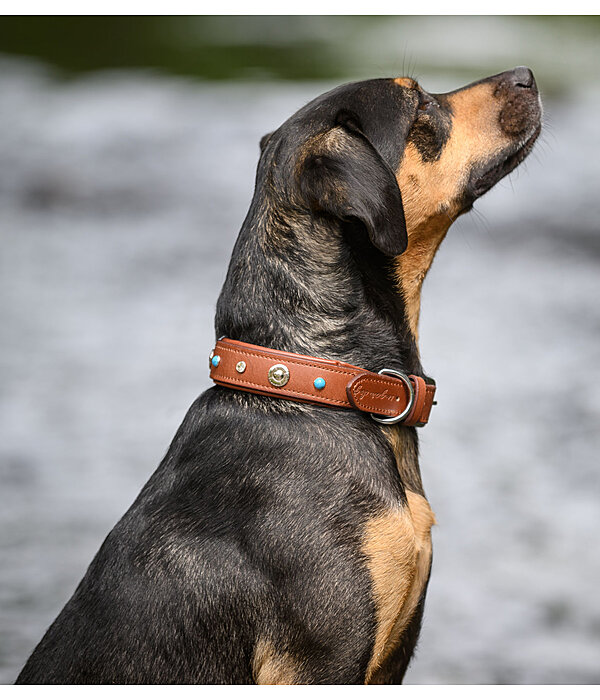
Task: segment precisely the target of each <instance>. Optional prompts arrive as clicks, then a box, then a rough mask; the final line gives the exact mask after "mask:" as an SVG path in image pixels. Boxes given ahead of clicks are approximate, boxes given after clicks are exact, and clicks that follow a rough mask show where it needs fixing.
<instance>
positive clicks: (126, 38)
mask: <svg viewBox="0 0 600 700" xmlns="http://www.w3.org/2000/svg"><path fill="white" fill-rule="evenodd" d="M599 39H600V21H599V20H598V18H594V17H579V18H570V17H493V16H486V17H446V16H444V17H435V16H431V17H416V16H415V17H398V16H394V17H386V16H377V17H343V16H340V17H335V16H328V17H277V16H268V17H258V16H255V17H213V16H211V17H172V18H170V17H4V18H2V20H1V21H0V237H1V248H0V336H1V343H0V562H1V564H0V681H1V682H4V683H10V682H12V681H13V680H14V678H15V677H16V675H17V673H18V671H19V669H20V668H21V666H22V665H23V663H24V662H25V660H26V658H27V656H28V654H29V653H30V651H31V650H32V648H33V647H34V645H35V644H36V643H37V642H38V641H39V639H40V638H41V636H42V634H43V632H44V631H45V629H46V628H47V626H48V625H49V624H50V623H51V622H52V620H53V619H54V617H55V616H56V615H57V613H58V612H59V610H60V609H61V608H62V606H63V605H64V603H65V602H66V600H67V599H68V597H69V596H70V595H71V593H72V592H73V590H74V589H75V586H76V585H77V583H78V582H79V580H80V578H81V576H82V575H83V573H84V571H85V569H86V567H87V565H88V564H89V562H90V561H91V559H92V557H93V555H94V554H95V552H96V551H97V549H98V547H99V545H100V543H101V542H102V540H103V538H104V537H105V535H106V534H107V532H108V531H109V530H110V528H111V527H112V525H113V524H114V523H115V522H116V520H117V519H118V518H119V517H120V516H121V515H122V514H123V512H124V511H125V510H126V509H127V508H128V506H129V505H130V503H131V502H132V501H133V499H134V498H135V496H136V495H137V493H138V492H139V490H140V489H141V487H142V485H143V484H144V483H145V481H146V480H147V478H148V477H149V476H150V474H151V473H152V472H153V471H154V469H155V468H156V466H157V464H158V462H159V461H160V459H161V457H162V456H163V454H164V452H165V450H166V448H167V446H168V444H169V442H170V440H171V438H172V437H173V435H174V433H175V430H176V429H177V427H178V426H179V424H180V422H181V420H182V419H183V416H184V414H185V412H186V410H187V408H188V406H189V405H190V404H191V403H192V401H193V400H194V398H195V397H196V396H197V395H198V394H199V393H200V392H201V391H203V390H204V389H205V388H207V387H208V386H209V381H208V376H207V369H206V357H207V353H208V352H209V350H210V348H211V345H212V342H213V339H214V336H213V313H214V307H215V302H216V298H217V295H218V293H219V290H220V286H221V284H222V281H223V279H224V275H225V272H226V268H227V264H228V260H229V256H230V253H231V249H232V246H233V243H234V240H235V238H236V235H237V232H238V230H239V228H240V225H241V222H242V220H243V218H244V215H245V213H246V210H247V208H248V205H249V202H250V199H251V196H252V191H253V180H254V169H255V167H256V162H257V158H258V141H259V139H260V137H261V136H262V135H263V134H265V133H266V132H268V131H270V130H272V129H273V128H275V127H277V126H278V125H279V124H280V123H281V122H282V121H283V120H284V119H286V118H287V117H288V116H289V115H290V114H291V113H293V112H294V111H295V110H296V109H298V108H299V107H300V106H302V105H303V104H304V103H305V102H307V101H308V100H309V99H311V98H312V97H314V96H316V95H318V94H319V93H321V92H324V91H325V90H327V89H329V88H330V87H333V86H335V85H336V84H339V83H341V82H346V81H349V80H354V79H361V78H367V77H380V76H398V75H406V74H409V75H411V76H413V77H415V78H417V79H419V80H420V81H421V82H422V84H423V85H424V87H425V88H426V89H428V90H429V91H432V92H443V91H447V90H450V89H454V88H457V87H459V86H461V85H463V84H465V83H468V82H470V81H471V80H475V79H479V78H482V77H484V76H487V75H490V74H493V73H497V72H500V71H503V70H507V69H510V68H513V67H514V66H516V65H522V64H525V65H528V66H530V67H531V68H532V69H533V71H534V73H535V75H536V78H537V81H538V85H539V87H540V90H541V92H542V96H543V98H544V104H545V125H546V126H545V130H544V133H543V135H542V137H541V140H540V143H539V145H538V146H536V149H535V151H534V153H533V154H532V155H531V156H530V157H529V159H528V160H527V162H526V163H525V164H524V165H523V166H521V168H520V169H519V170H518V172H516V173H514V174H513V175H512V176H510V178H506V179H505V180H504V181H502V182H501V183H500V184H499V185H498V186H496V187H495V188H494V189H493V190H492V192H490V193H489V194H488V195H486V196H485V197H484V198H483V199H482V200H480V202H479V203H478V204H477V206H476V209H475V212H474V213H472V214H469V215H467V216H466V217H464V218H463V219H462V220H460V221H459V222H457V223H456V224H455V225H454V226H453V228H452V229H451V230H450V232H449V234H448V237H447V239H446V241H445V243H444V245H443V246H442V248H441V250H440V252H439V253H438V256H437V258H436V261H435V263H434V265H433V268H432V270H431V272H430V274H429V277H428V279H427V282H426V283H425V288H424V294H423V309H422V326H421V350H422V355H423V360H424V366H425V368H426V370H427V372H428V373H429V374H431V375H432V376H434V377H436V379H437V381H438V386H439V392H438V393H439V396H438V399H439V405H438V407H437V409H436V411H435V412H434V414H433V416H432V420H431V422H430V425H429V426H428V427H427V429H426V430H424V431H422V432H421V444H422V472H423V480H424V483H425V488H426V491H427V495H428V497H429V500H430V502H431V504H432V507H433V508H434V510H435V511H436V514H437V519H438V523H439V525H438V527H436V528H435V529H434V566H433V575H432V578H431V583H430V587H429V595H428V601H427V608H426V614H425V622H424V626H423V631H422V635H421V642H420V646H419V649H418V653H417V656H416V658H415V660H414V661H413V664H412V666H411V669H410V671H409V673H408V675H407V679H406V680H407V682H409V683H598V682H600V596H598V585H599V581H600V548H599V547H598V543H597V539H598V534H597V533H598V531H599V527H600V465H599V459H598V455H599V454H600V439H599V430H598V428H599V426H600V391H599V390H600V381H599V380H600V346H599V339H600V304H599V301H600V274H599V273H600V231H599V224H598V222H599V221H600V196H599V192H600V166H599V155H600V152H599V145H600V135H599V127H598V123H599V122H598V114H599V113H600V70H599V66H600V61H599V59H600V55H599V54H600V44H599ZM474 387H475V388H474ZM467 407H470V410H467ZM465 415H468V416H469V420H465V419H464V416H465Z"/></svg>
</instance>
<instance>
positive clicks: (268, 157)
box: [261, 68, 541, 256]
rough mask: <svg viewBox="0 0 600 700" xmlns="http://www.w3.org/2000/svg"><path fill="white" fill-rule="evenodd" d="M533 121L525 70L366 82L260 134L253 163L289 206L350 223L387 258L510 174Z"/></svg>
mask: <svg viewBox="0 0 600 700" xmlns="http://www.w3.org/2000/svg"><path fill="white" fill-rule="evenodd" d="M540 117H541V107H540V101H539V96H538V91H537V87H536V84H535V80H534V78H533V74H532V73H531V71H530V70H529V69H528V68H515V69H514V70H512V71H507V72H505V73H500V74H499V75H495V76H492V77H490V78H486V79H484V80H480V81H479V82H476V83H472V84H471V85H467V86H466V87H464V88H461V89H459V90H456V91H454V92H450V93H446V94H440V95H433V94H430V93H428V92H426V91H425V90H424V89H423V88H421V86H420V85H419V84H418V83H417V82H416V81H414V80H412V79H411V78H396V79H380V80H368V81H364V82H360V83H353V84H349V85H343V86H341V87H339V88H336V89H335V90H332V91H331V92H328V93H326V94H324V95H322V96H320V97H318V98H317V99H315V100H313V101H312V102H310V103H309V104H307V105H306V106H305V107H304V108H302V109H301V110H299V111H298V112H297V113H296V114H295V115H294V116H292V117H291V118H290V119H289V120H288V121H286V122H285V124H283V126H282V127H280V128H279V129H278V130H277V131H275V132H273V133H272V134H268V135H267V136H265V137H264V138H263V140H262V142H261V147H262V151H263V152H262V162H261V167H262V169H263V172H264V173H265V175H267V176H269V177H270V178H271V182H272V185H273V186H274V187H275V188H278V191H279V192H285V193H286V194H287V195H288V196H289V197H290V198H291V200H292V201H293V202H294V203H295V204H296V205H297V206H298V207H300V208H301V207H303V206H304V207H306V208H308V209H310V210H311V212H312V213H313V214H316V215H322V216H325V217H334V218H338V219H340V220H342V221H347V220H359V221H361V222H362V223H363V224H364V226H365V227H366V230H367V232H368V234H369V237H370V239H371V241H372V243H373V244H374V245H375V246H376V247H377V248H379V249H380V250H381V251H383V252H384V253H385V254H387V255H390V256H396V255H400V254H402V253H403V252H404V251H405V249H406V248H407V246H409V245H410V240H411V236H412V235H413V234H414V235H415V236H417V237H418V236H419V231H422V230H423V229H431V228H432V224H433V223H434V222H436V221H438V220H440V221H443V222H448V223H449V222H451V221H452V220H453V219H455V218H456V217H457V216H458V215H460V214H461V213H463V212H465V211H467V210H468V209H469V208H470V207H471V206H472V204H473V202H474V201H475V199H477V197H479V196H480V195H482V194H483V193H484V192H487V190H489V189H490V187H492V186H493V185H494V184H495V183H496V182H498V181H499V180H500V179H501V178H502V177H504V176H505V175H506V174H508V173H509V172H510V171H511V170H513V169H514V168H515V167H516V166H517V165H518V164H519V163H520V162H521V161H522V160H523V159H524V158H525V156H526V155H527V154H528V153H529V151H530V150H531V148H532V146H533V143H534V142H535V140H536V138H537V136H538V134H539V131H540ZM446 228H447V227H446Z"/></svg>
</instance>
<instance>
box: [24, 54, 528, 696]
mask: <svg viewBox="0 0 600 700" xmlns="http://www.w3.org/2000/svg"><path fill="white" fill-rule="evenodd" d="M540 114H541V108H540V101H539V97H538V92H537V88H536V84H535V81H534V79H533V75H532V73H531V71H530V70H529V69H527V68H516V69H515V70H512V71H508V72H506V73H501V74H499V75H496V76H493V77H491V78H487V79H485V80H481V81H480V82H477V83H474V84H471V85H469V86H467V87H465V88H463V89H461V90H457V91H456V92H451V93H447V94H444V95H432V94H428V93H427V92H425V91H424V90H423V89H422V88H421V87H420V86H419V85H418V84H417V83H416V82H415V81H414V80H412V79H410V78H399V79H395V80H394V79H389V80H387V79H385V80H383V79H382V80H369V81H366V82H360V83H355V84H351V85H344V86H342V87H339V88H337V89H335V90H332V91H331V92H328V93H327V94H325V95H322V96H321V97H318V98H317V99H315V100H314V101H312V102H311V103H309V104H308V105H306V106H305V107H304V108H302V109H301V110H299V111H298V112H297V113H296V114H295V115H294V116H292V117H291V118H290V119H289V120H288V121H286V122H285V123H284V124H283V125H282V126H281V127H280V128H279V129H277V130H276V131H275V132H273V133H272V134H269V135H268V136H266V137H265V138H264V139H263V140H262V142H261V149H262V153H261V157H260V162H259V165H258V173H257V178H256V190H255V195H254V199H253V201H252V204H251V207H250V211H249V213H248V216H247V217H246V220H245V222H244V224H243V226H242V230H241V233H240V235H239V238H238V241H237V243H236V245H235V248H234V251H233V256H232V259H231V264H230V267H229V273H228V275H227V279H226V282H225V285H224V287H223V290H222V292H221V296H220V298H219V302H218V308H217V315H216V334H217V336H223V335H226V336H228V337H229V338H234V339H237V340H241V341H246V342H249V343H254V344H256V345H262V346H266V347H269V348H276V349H279V350H287V351H291V352H297V353H304V354H307V355H314V356H320V357H327V358H331V359H336V360H341V361H344V362H350V363H352V364H354V365H357V366H359V367H364V368H367V369H369V370H373V371H378V370H379V369H381V368H382V367H390V368H396V369H398V370H402V371H404V372H406V373H412V374H416V375H422V373H423V369H422V367H421V364H420V361H419V353H418V349H417V326H418V320H419V303H420V302H419V299H420V290H421V285H422V282H423V279H424V277H425V275H426V273H427V271H428V269H429V267H430V265H431V263H432V260H433V257H434V255H435V252H436V250H437V248H438V246H439V245H440V243H441V241H442V239H443V238H444V235H445V234H446V231H447V230H448V227H449V226H450V224H451V223H452V221H453V220H454V219H456V217H457V216H459V215H460V214H462V213H463V212H466V211H468V210H469V208H470V207H471V205H472V204H473V202H474V200H475V199H476V198H477V197H479V196H480V195H481V194H483V193H484V192H486V191H487V190H489V189H490V187H492V186H493V185H494V184H495V183H496V182H498V180H500V179H501V178H502V177H503V176H504V175H506V174H507V173H509V172H510V171H511V170H512V169H513V168H515V167H516V166H517V165H518V164H519V163H520V162H521V161H522V160H523V159H524V158H525V156H526V155H527V154H528V153H529V151H530V150H531V148H532V146H533V143H534V141H535V140H536V138H537V136H538V134H539V131H540ZM417 452H418V450H417V435H416V430H415V429H414V428H409V427H406V426H402V425H396V426H393V427H383V426H381V425H379V424H377V423H375V422H374V421H372V420H371V419H370V418H369V416H368V415H367V414H364V413H360V412H358V411H352V410H345V409H336V408H328V407H320V406H314V405H309V404H303V403H296V402H293V401H289V400H283V399H273V398H268V397H264V396H257V395H254V394H250V393H247V392H244V391H237V390H234V389H228V388H223V387H213V388H211V389H209V390H208V391H206V392H205V393H204V394H202V396H200V398H199V399H198V400H197V401H196V402H195V403H194V404H193V406H192V407H191V409H190V411H189V413H188V414H187V416H186V418H185V420H184V421H183V424H182V426H181V428H180V429H179V431H178V433H177V435H176V436H175V439H174V440H173V443H172V445H171V447H170V449H169V451H168V453H167V455H166V457H165V458H164V460H163V462H162V463H161V465H160V466H159V468H158V470H157V471H156V472H155V474H154V475H153V476H152V477H151V479H150V480H149V482H148V483H147V484H146V486H145V487H144V488H143V490H142V492H141V494H140V496H139V497H138V499H137V500H136V501H135V503H134V504H133V506H132V507H131V508H130V510H129V511H128V512H127V513H126V515H125V516H124V517H123V518H122V520H121V521H120V522H119V523H118V524H117V525H116V526H115V528H114V529H113V530H112V532H111V533H110V534H109V535H108V537H107V538H106V541H105V542H104V544H103V545H102V547H101V549H100V551H99V553H98V554H97V556H96V558H95V559H94V561H93V562H92V564H91V566H90V567H89V569H88V571H87V573H86V575H85V577H84V579H83V580H82V582H81V583H80V585H79V587H78V588H77V590H76V592H75V594H74V595H73V597H72V598H71V600H70V601H69V602H68V603H67V605H66V606H65V608H64V609H63V611H62V612H61V613H60V615H59V616H58V618H57V619H56V621H55V622H54V623H53V624H52V626H51V627H50V629H49V630H48V632H47V633H46V635H45V637H44V638H43V639H42V641H41V642H40V644H39V645H38V647H37V648H36V649H35V651H34V652H33V654H32V656H31V658H30V659H29V661H28V662H27V664H26V666H25V668H24V669H23V671H22V673H21V675H20V676H19V679H18V682H20V683H400V682H401V681H402V678H403V676H404V673H405V671H406V668H407V665H408V663H409V661H410V658H411V655H412V653H413V650H414V647H415V644H416V641H417V637H418V634H419V628H420V623H421V616H422V612H423V604H424V598H425V591H426V588H427V582H428V578H429V570H430V564H431V541H430V528H431V525H432V524H433V523H434V516H433V514H432V511H431V510H430V508H429V505H428V503H427V501H426V499H425V496H424V493H423V488H422V485H421V477H420V473H419V466H418V459H417Z"/></svg>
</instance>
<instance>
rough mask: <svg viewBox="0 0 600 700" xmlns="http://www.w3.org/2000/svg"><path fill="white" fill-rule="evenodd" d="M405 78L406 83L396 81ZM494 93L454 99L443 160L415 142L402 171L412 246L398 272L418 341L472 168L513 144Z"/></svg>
mask: <svg viewBox="0 0 600 700" xmlns="http://www.w3.org/2000/svg"><path fill="white" fill-rule="evenodd" d="M399 80H405V79H397V80H396V82H398V81H399ZM399 84H402V83H399ZM493 90H494V87H493V85H492V84H491V83H480V84H479V85H474V86H473V87H470V88H468V89H466V90H461V91H459V92H457V93H454V94H453V95H450V96H449V98H448V100H449V103H450V106H451V108H452V112H453V116H452V130H451V132H450V138H449V139H448V141H447V143H446V145H445V146H444V149H443V151H442V154H441V156H440V158H439V159H438V160H436V161H432V162H427V161H423V160H422V158H421V155H420V153H419V150H418V149H417V147H416V146H415V145H414V144H412V143H409V144H408V145H407V147H406V149H405V151H404V156H403V158H402V161H401V163H400V166H399V168H398V171H397V173H396V178H397V180H398V184H399V186H400V191H401V192H402V201H403V204H404V214H405V217H406V227H407V231H408V247H407V250H406V252H405V253H403V255H401V256H400V257H399V258H398V259H397V262H396V274H397V279H398V283H399V284H400V286H401V287H402V290H403V293H404V297H405V300H406V309H407V316H408V322H409V325H410V328H411V331H412V333H413V335H414V336H415V338H417V339H418V324H419V314H420V307H421V287H422V284H423V280H424V279H425V275H426V274H427V272H428V270H429V268H430V267H431V264H432V262H433V258H434V256H435V254H436V252H437V249H438V248H439V246H440V244H441V242H442V241H443V239H444V236H445V235H446V232H447V231H448V228H449V227H450V224H451V223H452V222H453V220H454V219H455V218H456V216H457V215H458V214H459V213H460V207H461V195H462V192H463V191H464V187H465V185H466V183H467V181H468V177H469V174H470V172H471V169H472V167H473V166H474V165H475V164H477V163H482V162H485V161H487V160H489V159H490V158H491V157H492V156H493V155H494V154H496V153H498V152H499V151H500V150H501V149H502V148H504V147H505V146H507V145H508V144H509V143H510V139H509V137H507V136H506V135H505V134H503V133H502V131H501V129H500V125H499V121H498V117H499V114H500V110H501V107H502V104H501V102H500V100H498V99H496V98H495V97H494V94H493ZM420 118H421V119H427V116H426V115H424V116H422V117H420Z"/></svg>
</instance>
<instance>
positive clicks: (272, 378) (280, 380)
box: [269, 365, 290, 386]
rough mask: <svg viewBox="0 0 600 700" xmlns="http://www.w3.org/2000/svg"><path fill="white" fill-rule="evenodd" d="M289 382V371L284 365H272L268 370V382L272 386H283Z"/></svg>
mask: <svg viewBox="0 0 600 700" xmlns="http://www.w3.org/2000/svg"><path fill="white" fill-rule="evenodd" d="M289 380H290V370H289V369H288V368H287V367H286V366H285V365H273V366H272V367H271V369H269V382H271V384H272V385H273V386H285V385H286V384H287V383H288V382H289Z"/></svg>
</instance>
